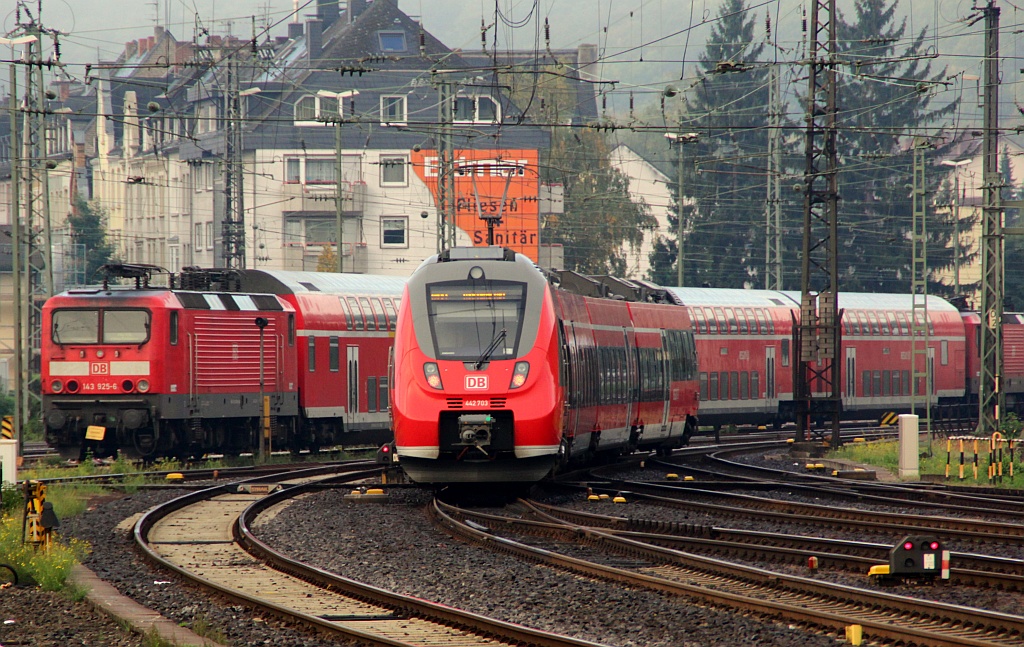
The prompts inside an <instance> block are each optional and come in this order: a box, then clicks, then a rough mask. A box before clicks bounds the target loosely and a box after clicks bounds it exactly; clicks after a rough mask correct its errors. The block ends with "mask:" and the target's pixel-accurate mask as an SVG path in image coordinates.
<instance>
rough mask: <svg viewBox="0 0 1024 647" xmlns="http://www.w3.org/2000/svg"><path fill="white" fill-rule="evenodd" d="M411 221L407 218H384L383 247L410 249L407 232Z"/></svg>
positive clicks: (381, 223)
mask: <svg viewBox="0 0 1024 647" xmlns="http://www.w3.org/2000/svg"><path fill="white" fill-rule="evenodd" d="M408 229H409V219H408V218H407V217H405V216H384V217H382V218H381V219H380V246H381V247H408V246H409V240H408V238H407V236H406V233H405V232H406V231H407V230H408Z"/></svg>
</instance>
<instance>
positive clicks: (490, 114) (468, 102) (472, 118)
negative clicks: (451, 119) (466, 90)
mask: <svg viewBox="0 0 1024 647" xmlns="http://www.w3.org/2000/svg"><path fill="white" fill-rule="evenodd" d="M500 120H501V110H500V109H499V108H498V104H497V103H496V102H495V101H494V99H492V98H491V97H489V96H486V95H479V96H472V97H457V98H456V99H455V121H457V122H464V123H474V124H494V123H498V122H499V121H500Z"/></svg>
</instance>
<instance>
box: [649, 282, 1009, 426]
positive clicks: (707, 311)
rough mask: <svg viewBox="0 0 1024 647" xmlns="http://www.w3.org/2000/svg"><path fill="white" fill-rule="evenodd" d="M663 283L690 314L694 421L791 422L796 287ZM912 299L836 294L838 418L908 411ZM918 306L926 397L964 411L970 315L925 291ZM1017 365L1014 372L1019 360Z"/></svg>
mask: <svg viewBox="0 0 1024 647" xmlns="http://www.w3.org/2000/svg"><path fill="white" fill-rule="evenodd" d="M669 289H670V290H671V291H672V292H673V293H674V294H675V295H676V296H677V297H678V298H679V299H680V300H681V301H682V302H683V303H685V304H686V306H687V308H688V309H689V311H690V316H691V318H692V319H693V320H694V327H695V329H696V343H697V352H698V355H699V357H700V388H701V408H700V421H701V424H702V425H709V426H713V427H716V428H718V427H721V426H722V425H726V424H763V425H774V426H776V427H778V426H779V425H781V424H782V423H784V422H791V421H793V420H795V402H794V400H793V394H794V387H793V380H794V366H793V355H794V350H793V349H792V348H791V345H792V339H793V325H794V322H796V323H797V324H799V320H800V307H799V303H800V293H798V292H786V291H770V290H728V289H713V288H669ZM912 299H913V297H912V296H911V295H909V294H857V293H849V292H843V293H840V295H839V307H840V308H842V310H843V312H844V314H843V320H842V321H843V330H842V354H843V355H842V358H841V361H842V367H843V368H842V375H841V378H840V379H841V388H842V396H843V417H844V418H845V419H850V420H871V419H876V420H877V419H878V418H880V417H881V416H882V415H884V414H886V413H890V412H894V413H900V412H906V411H909V410H910V406H911V399H912V395H911V393H912V388H914V387H913V386H912V385H911V364H910V358H911V350H912V349H911V336H910V330H911V321H912V317H913V316H914V315H913V312H912V308H913V301H912ZM927 312H928V322H927V328H928V337H929V339H928V348H929V350H928V353H927V357H928V363H929V372H930V373H931V375H932V379H931V384H929V385H928V388H929V389H930V391H931V399H932V404H933V406H934V407H935V408H936V410H937V411H941V410H951V409H952V408H953V407H954V405H955V407H956V408H958V409H969V407H970V402H971V393H972V391H971V389H970V385H969V384H968V376H973V379H974V390H973V393H974V400H973V402H974V403H975V405H976V403H977V399H976V396H977V370H978V365H977V362H978V352H977V346H976V341H974V340H975V337H976V330H977V315H976V314H975V313H970V312H960V311H959V310H958V309H957V308H956V307H954V306H953V305H951V304H950V303H948V302H947V301H944V300H942V299H940V298H938V297H928V300H927ZM972 321H973V322H974V323H973V324H972V323H971V322H972ZM1006 338H1007V340H1011V339H1013V338H1014V335H1012V334H1007V335H1006ZM1021 350H1024V346H1022V348H1021ZM1009 366H1010V364H1009V363H1008V367H1009ZM1017 368H1018V371H1017V373H1018V377H1021V375H1020V373H1021V371H1020V370H1019V369H1021V368H1024V364H1022V366H1020V367H1017ZM1022 386H1024V385H1022ZM815 388H821V387H820V385H817V386H816V387H815ZM924 388H925V386H924V385H923V384H918V385H917V387H916V391H917V393H918V397H917V402H918V406H920V405H921V404H922V402H923V401H922V399H921V396H922V395H923V394H924V392H925V391H924ZM974 413H976V411H975V412H974Z"/></svg>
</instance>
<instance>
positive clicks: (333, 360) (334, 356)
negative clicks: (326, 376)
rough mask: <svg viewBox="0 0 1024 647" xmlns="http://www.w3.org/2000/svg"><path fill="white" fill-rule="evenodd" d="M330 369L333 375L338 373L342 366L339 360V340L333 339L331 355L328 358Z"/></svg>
mask: <svg viewBox="0 0 1024 647" xmlns="http://www.w3.org/2000/svg"><path fill="white" fill-rule="evenodd" d="M328 361H329V363H330V368H331V372H332V373H337V372H338V366H339V364H340V362H339V359H338V338H337V337H331V345H330V354H329V356H328Z"/></svg>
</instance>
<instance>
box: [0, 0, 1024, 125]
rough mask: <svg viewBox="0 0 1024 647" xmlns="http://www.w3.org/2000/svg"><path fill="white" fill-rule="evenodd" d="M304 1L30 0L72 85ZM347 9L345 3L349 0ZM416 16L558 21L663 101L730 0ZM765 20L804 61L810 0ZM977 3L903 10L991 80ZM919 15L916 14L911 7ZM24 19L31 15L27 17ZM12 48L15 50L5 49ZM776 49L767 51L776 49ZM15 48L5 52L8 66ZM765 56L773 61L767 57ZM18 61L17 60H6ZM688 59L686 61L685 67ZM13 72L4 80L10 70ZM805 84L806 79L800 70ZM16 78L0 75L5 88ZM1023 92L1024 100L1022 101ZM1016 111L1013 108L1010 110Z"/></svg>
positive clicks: (8, 23)
mask: <svg viewBox="0 0 1024 647" xmlns="http://www.w3.org/2000/svg"><path fill="white" fill-rule="evenodd" d="M294 1H295V0H231V1H227V0H28V2H27V5H26V6H28V7H29V10H30V11H31V12H32V14H33V15H38V16H40V17H41V19H42V20H41V21H42V23H43V24H44V25H45V26H46V27H49V28H52V29H57V30H59V31H60V32H62V33H63V34H64V35H62V36H61V43H62V57H61V58H62V61H63V62H64V63H65V64H66V66H67V67H66V68H65V69H66V70H67V72H68V73H69V74H70V75H71V76H72V77H74V78H79V79H81V78H84V76H85V64H87V63H96V62H98V61H99V60H113V59H114V58H116V56H117V55H118V54H119V53H120V52H121V51H122V50H123V48H124V44H125V43H126V42H127V41H131V40H135V39H138V38H143V37H146V36H149V35H152V34H153V29H154V26H155V25H157V24H161V25H166V26H167V27H168V28H169V29H170V31H171V33H172V34H173V35H174V36H175V37H176V38H177V39H178V40H190V39H192V38H194V36H195V34H197V33H199V32H200V30H204V29H205V30H208V31H209V32H210V33H215V34H232V35H235V36H238V37H242V38H246V37H249V36H251V34H252V31H253V24H254V23H255V25H256V28H257V30H263V29H264V28H265V26H266V25H271V27H270V30H269V33H270V35H271V36H279V35H284V34H285V33H286V31H287V23H288V22H289V21H290V19H291V18H290V17H291V14H292V12H293V2H294ZM298 1H299V7H300V8H299V15H300V16H306V15H310V14H315V11H316V6H315V2H316V0H298ZM341 1H342V3H343V4H345V3H346V0H341ZM997 1H998V4H999V5H1000V6H1001V8H1002V33H1003V43H1004V50H1003V53H1004V56H1006V57H1008V60H1007V62H1006V63H1005V64H1004V72H1003V74H1004V78H1003V86H1002V87H1003V90H1002V96H1001V99H1002V101H1003V102H1005V103H1006V104H1007V108H1008V109H1009V110H1010V111H1011V112H1015V111H1013V110H1012V107H1013V106H1012V104H1013V103H1019V104H1021V105H1024V89H1018V86H1021V83H1020V82H1019V81H1020V79H1021V78H1022V75H1021V74H1020V73H1019V69H1020V68H1021V67H1024V64H1021V63H1020V61H1019V60H1012V59H1014V58H1019V56H1024V42H1019V41H1024V39H1021V38H1019V36H1018V35H1017V34H1014V32H1019V29H1020V28H1019V25H1020V23H1024V10H1021V9H1018V8H1017V7H1016V6H1014V5H1011V4H1009V2H1008V1H1007V0H997ZM398 2H399V7H400V8H401V9H402V10H403V11H405V12H406V13H407V14H409V15H412V16H415V17H419V18H420V19H422V21H423V24H424V26H425V28H426V29H427V30H428V31H429V32H431V33H433V34H434V35H435V36H437V37H438V38H439V39H440V40H441V41H442V42H444V43H445V44H446V45H448V46H449V47H453V48H457V47H461V48H463V49H466V50H473V51H479V49H480V47H481V43H480V25H481V19H482V20H483V21H484V23H485V24H486V25H488V26H489V27H490V28H489V29H488V32H487V34H488V48H491V47H493V45H494V41H495V38H497V42H498V48H499V49H508V48H513V49H517V50H524V49H533V48H534V47H535V46H538V47H540V48H543V47H544V45H545V40H544V28H543V20H544V19H545V18H547V19H548V23H549V26H550V27H549V28H550V38H551V46H552V47H553V48H574V47H577V46H578V45H580V44H583V43H595V44H597V45H598V46H599V47H600V48H601V51H602V53H603V59H602V60H603V65H602V68H601V70H600V74H601V76H602V78H604V79H607V80H614V81H617V84H616V86H615V88H616V91H617V92H618V94H619V95H620V96H622V95H624V94H626V93H630V92H632V93H635V94H636V95H637V97H638V102H642V101H643V100H644V97H646V98H648V99H653V98H654V97H657V96H659V94H660V92H661V91H662V90H663V89H664V88H665V86H666V85H669V84H675V85H681V86H684V87H685V86H686V85H687V84H688V83H692V82H693V81H694V78H695V76H694V74H695V72H696V69H697V68H696V64H695V61H696V60H697V58H698V56H699V55H700V54H701V53H702V52H703V48H704V43H705V41H706V39H707V37H708V34H709V31H710V24H711V23H713V22H714V21H715V19H716V18H717V17H718V15H719V8H720V4H721V0H693V2H692V3H690V4H689V5H687V3H686V2H685V0H398ZM1021 3H1022V5H1024V0H1021ZM746 4H747V6H748V8H749V10H750V11H753V12H755V14H756V16H757V18H756V20H757V25H758V29H757V33H756V37H757V38H764V37H765V35H766V30H765V19H766V16H767V17H769V18H770V19H771V23H772V30H773V37H774V39H775V41H776V42H777V44H778V48H779V49H778V55H779V58H780V59H781V60H797V59H799V57H800V53H801V52H802V48H801V45H800V40H801V39H802V36H803V35H802V31H801V25H802V21H803V16H802V13H803V12H804V10H805V8H806V7H808V6H809V5H808V2H807V0H804V1H802V2H801V1H800V0H747V2H746ZM837 4H838V8H839V11H840V12H842V13H843V14H845V15H847V16H850V15H852V13H853V7H854V0H837ZM13 5H14V2H5V3H3V6H4V7H6V13H3V14H0V20H2V29H3V31H4V33H6V34H10V33H11V31H12V30H13V29H14V28H15V24H16V17H15V16H16V14H15V10H14V8H13ZM972 5H973V0H930V1H929V0H901V3H900V5H899V10H900V12H902V14H903V15H904V16H905V19H906V20H907V28H908V32H911V33H917V32H919V31H920V30H922V29H926V30H927V35H928V39H929V41H930V47H931V48H932V51H936V52H938V54H939V55H940V58H939V60H938V61H937V62H936V67H935V69H939V67H938V66H941V65H945V66H946V67H947V69H948V71H949V74H950V75H955V74H956V73H958V72H962V73H964V74H966V75H968V77H969V76H980V75H981V61H980V56H979V55H980V53H981V47H982V40H981V38H980V36H979V33H980V30H981V28H982V26H983V24H984V23H983V22H978V23H976V24H974V25H969V24H968V21H967V18H968V17H969V16H971V15H972V12H971V7H972ZM911 6H913V7H914V11H912V12H910V11H909V9H910V7H911ZM22 17H23V19H24V15H23V16H22ZM5 50H6V51H5ZM767 51H769V50H767V49H766V52H767ZM9 52H10V50H7V49H6V48H3V47H0V59H8V57H9V56H10V54H9ZM766 55H767V54H766ZM8 60H9V59H8ZM683 61H688V62H687V63H685V64H684V63H683ZM0 76H4V77H6V75H0ZM793 76H794V78H797V76H798V73H794V74H793ZM957 82H958V83H960V85H961V86H962V87H958V88H957V89H956V91H957V92H963V93H964V98H965V99H967V100H969V101H970V100H975V99H976V92H975V95H972V96H968V95H969V93H970V92H971V91H972V89H973V85H972V84H976V82H972V81H970V80H968V81H963V79H957ZM3 85H6V78H4V79H0V86H3ZM1018 93H1019V94H1020V96H1019V97H1018ZM1002 112H1003V114H1006V109H1003V110H1002Z"/></svg>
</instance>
